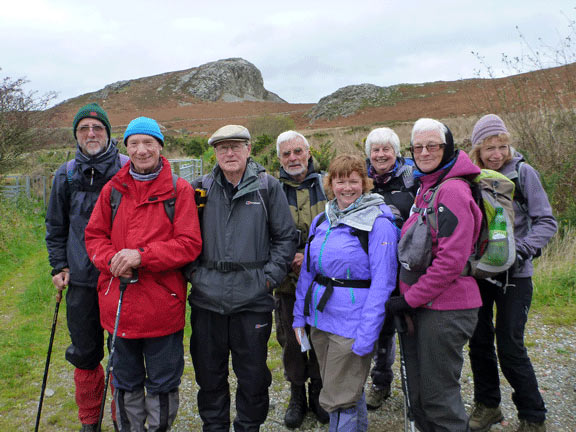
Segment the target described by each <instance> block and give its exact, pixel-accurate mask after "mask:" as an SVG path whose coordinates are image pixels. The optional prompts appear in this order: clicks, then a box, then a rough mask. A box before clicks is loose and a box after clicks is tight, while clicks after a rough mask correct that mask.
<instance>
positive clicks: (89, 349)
mask: <svg viewBox="0 0 576 432" xmlns="http://www.w3.org/2000/svg"><path fill="white" fill-rule="evenodd" d="M66 321H67V323H68V332H69V334H70V339H71V341H72V343H71V344H70V346H69V347H68V348H67V349H66V360H68V361H69V362H70V363H72V364H73V365H74V366H75V367H77V368H79V369H88V370H92V369H95V368H96V367H97V366H98V365H100V362H101V361H102V359H103V358H104V330H103V329H102V326H101V325H100V309H99V307H98V292H97V291H96V287H95V286H94V287H82V286H76V285H69V286H68V289H67V290H66Z"/></svg>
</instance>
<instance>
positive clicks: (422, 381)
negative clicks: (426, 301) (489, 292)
mask: <svg viewBox="0 0 576 432" xmlns="http://www.w3.org/2000/svg"><path fill="white" fill-rule="evenodd" d="M413 320H414V334H413V335H412V336H408V335H406V334H405V333H404V334H402V335H400V336H401V337H402V338H403V341H404V358H405V361H406V372H407V375H408V376H407V379H408V390H409V393H410V401H411V402H412V409H413V411H414V417H415V421H416V426H417V427H418V429H420V431H422V432H439V431H446V432H466V431H468V415H467V414H466V411H465V408H464V403H463V402H462V395H461V393H460V375H461V373H462V365H463V363H464V355H463V349H464V345H466V343H467V342H468V340H469V339H470V337H471V336H472V333H473V332H474V328H475V327H476V322H477V320H478V309H477V308H476V309H466V310H455V311H437V310H430V309H417V310H416V313H415V315H414V317H413Z"/></svg>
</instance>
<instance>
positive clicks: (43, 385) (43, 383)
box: [34, 289, 62, 432]
mask: <svg viewBox="0 0 576 432" xmlns="http://www.w3.org/2000/svg"><path fill="white" fill-rule="evenodd" d="M61 301H62V290H61V289H59V290H58V293H57V294H56V309H54V317H53V318H52V331H51V332H50V343H49V344H48V355H47V356H46V365H45V366H44V378H42V390H41V391H40V402H39V403H38V414H37V415H36V426H35V427H34V431H35V432H38V428H39V427H40V415H41V414H42V403H43V402H44V392H45V391H46V381H48V369H49V368H50V357H51V356H52V345H53V344H54V334H55V333H56V323H57V322H58V310H59V309H60V302H61Z"/></svg>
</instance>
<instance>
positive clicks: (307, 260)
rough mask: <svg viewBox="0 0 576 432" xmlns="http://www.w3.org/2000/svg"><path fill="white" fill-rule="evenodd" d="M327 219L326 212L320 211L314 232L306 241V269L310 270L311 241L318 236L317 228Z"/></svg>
mask: <svg viewBox="0 0 576 432" xmlns="http://www.w3.org/2000/svg"><path fill="white" fill-rule="evenodd" d="M325 220H326V212H322V213H320V216H319V217H318V219H316V224H315V225H314V232H313V233H311V234H310V235H309V236H308V240H307V241H306V271H307V272H310V243H312V240H314V237H315V236H316V229H317V228H318V227H319V226H320V224H321V223H322V222H324V221H325Z"/></svg>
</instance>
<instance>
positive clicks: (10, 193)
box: [0, 159, 204, 207]
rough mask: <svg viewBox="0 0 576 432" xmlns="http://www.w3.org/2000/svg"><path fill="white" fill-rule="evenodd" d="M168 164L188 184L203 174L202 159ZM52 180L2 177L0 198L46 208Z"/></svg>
mask: <svg viewBox="0 0 576 432" xmlns="http://www.w3.org/2000/svg"><path fill="white" fill-rule="evenodd" d="M169 162H170V165H171V167H172V170H173V171H174V173H176V174H177V175H178V176H179V177H182V178H183V179H184V180H186V181H188V182H191V181H192V180H194V179H195V178H196V177H199V176H201V175H202V174H203V172H204V165H203V161H202V159H169ZM53 179H54V175H51V176H41V175H36V176H30V175H7V176H4V177H2V184H0V197H1V198H2V199H7V200H18V199H23V198H26V199H35V200H40V201H41V202H42V204H43V205H44V207H46V206H47V205H48V200H49V198H50V190H51V189H52V181H53Z"/></svg>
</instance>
